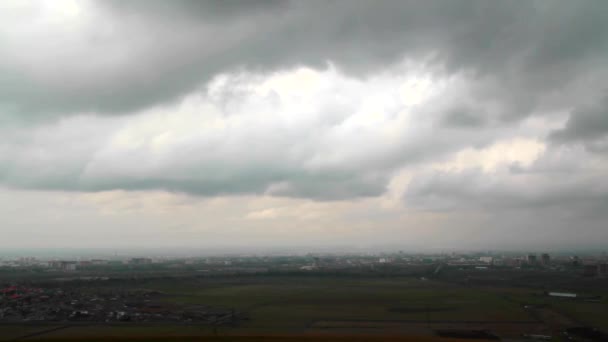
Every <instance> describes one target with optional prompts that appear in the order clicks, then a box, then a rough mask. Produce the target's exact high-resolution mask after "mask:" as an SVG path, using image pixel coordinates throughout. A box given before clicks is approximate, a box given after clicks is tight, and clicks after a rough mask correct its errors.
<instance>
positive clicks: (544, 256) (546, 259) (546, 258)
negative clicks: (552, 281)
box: [540, 253, 551, 266]
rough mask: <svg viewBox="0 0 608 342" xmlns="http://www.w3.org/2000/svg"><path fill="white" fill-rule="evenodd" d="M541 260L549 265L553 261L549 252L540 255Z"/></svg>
mask: <svg viewBox="0 0 608 342" xmlns="http://www.w3.org/2000/svg"><path fill="white" fill-rule="evenodd" d="M540 262H541V263H542V264H543V265H545V266H547V265H549V264H550V263H551V257H550V256H549V254H547V253H543V254H542V255H541V256H540Z"/></svg>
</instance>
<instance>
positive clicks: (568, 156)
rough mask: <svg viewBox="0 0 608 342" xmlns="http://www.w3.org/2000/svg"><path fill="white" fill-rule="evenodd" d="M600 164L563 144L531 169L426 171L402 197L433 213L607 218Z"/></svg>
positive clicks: (513, 166) (514, 165) (607, 199)
mask: <svg viewBox="0 0 608 342" xmlns="http://www.w3.org/2000/svg"><path fill="white" fill-rule="evenodd" d="M598 162H600V163H601V158H600V159H598V156H596V155H593V154H589V153H586V152H584V151H581V150H580V148H578V147H567V146H562V147H549V149H548V150H547V151H546V152H545V153H544V154H543V155H542V156H541V157H540V158H539V159H538V160H536V161H535V162H534V163H533V164H532V165H530V166H527V167H524V166H522V165H519V164H517V163H512V164H509V165H505V166H503V167H499V168H498V169H497V170H494V171H483V170H480V169H477V168H468V169H464V170H461V171H452V172H448V171H425V172H420V173H418V174H416V175H415V176H414V178H413V179H412V181H411V182H410V184H409V185H408V188H407V190H406V192H405V194H404V200H405V201H406V203H408V205H411V206H412V207H414V208H419V209H421V210H431V211H461V210H477V211H482V212H486V213H487V214H497V213H502V214H504V213H506V212H510V213H513V212H521V211H527V212H531V213H533V212H536V213H537V214H539V215H540V213H541V212H543V213H547V212H558V213H562V214H563V213H566V212H568V213H570V214H569V215H571V217H570V218H573V217H574V218H578V219H580V220H600V219H606V212H605V210H602V208H604V206H605V204H606V203H608V187H606V185H604V182H603V180H602V179H603V178H604V174H605V172H606V165H604V166H601V164H600V166H598ZM594 165H595V166H594ZM572 215H574V216H572Z"/></svg>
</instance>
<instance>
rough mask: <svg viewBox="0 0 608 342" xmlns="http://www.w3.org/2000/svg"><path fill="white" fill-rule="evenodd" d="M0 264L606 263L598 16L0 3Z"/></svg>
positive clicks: (584, 12)
mask: <svg viewBox="0 0 608 342" xmlns="http://www.w3.org/2000/svg"><path fill="white" fill-rule="evenodd" d="M0 23H2V24H0V137H1V138H0V217H2V220H1V222H0V233H1V235H2V238H1V239H0V248H37V247H40V248H66V247H78V248H98V247H105V248H146V247H150V248H152V247H163V248H173V249H180V248H190V249H200V250H205V249H209V248H216V249H218V248H219V249H221V248H239V247H242V248H262V249H263V248H270V247H281V248H287V249H289V248H294V249H296V248H308V247H324V246H325V247H331V246H351V247H353V248H355V247H357V248H358V247H374V246H389V245H390V246H396V247H397V248H402V249H404V250H408V248H411V249H416V248H417V249H425V248H426V249H495V248H496V249H522V250H535V249H552V248H566V247H568V248H570V247H593V248H598V247H599V248H601V247H603V246H606V243H607V242H608V181H607V176H608V95H607V94H608V82H606V79H607V76H608V2H607V1H604V0H597V1H592V0H581V1H570V0H562V1H558V0H555V1H551V0H542V1H533V0H531V1H521V0H517V1H515V0H514V1H509V0H507V1H500V2H498V1H485V0H484V1H481V0H480V1H476V0H471V1H469V0H466V1H465V0H453V1H439V0H438V1H435V0H430V1H427V0H425V1H407V0H399V1H391V0H380V1H363V0H333V1H330V0H326V1H317V0H310V1H278V0H276V1H275V0H259V1H258V0H249V1H232V0H225V1H187V0H173V1H160V0H145V1H144V0H141V1H140V0H126V1H122V0H116V1H114V0H105V1H89V0H78V1H75V0H48V1H44V0H38V1H25V0H4V1H0Z"/></svg>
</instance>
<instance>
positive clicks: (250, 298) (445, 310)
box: [0, 277, 608, 340]
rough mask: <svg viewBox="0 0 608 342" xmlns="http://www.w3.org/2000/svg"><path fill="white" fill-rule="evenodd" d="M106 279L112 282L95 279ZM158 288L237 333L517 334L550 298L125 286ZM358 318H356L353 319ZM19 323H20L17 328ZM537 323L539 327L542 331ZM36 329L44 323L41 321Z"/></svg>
mask: <svg viewBox="0 0 608 342" xmlns="http://www.w3.org/2000/svg"><path fill="white" fill-rule="evenodd" d="M100 286H109V285H100ZM125 286H128V287H133V288H146V289H155V290H160V291H162V292H164V293H165V295H164V296H163V297H162V300H163V301H166V302H171V303H181V304H197V305H198V304H201V305H210V306H216V307H223V308H234V309H235V310H237V311H239V312H244V313H247V315H248V316H249V319H248V320H245V321H242V322H241V323H239V324H238V325H237V326H221V327H219V328H217V333H218V334H219V335H220V336H224V335H234V334H237V335H238V334H259V335H266V334H328V333H329V334H332V333H335V334H349V333H359V334H360V333H364V334H370V335H377V334H386V333H395V334H408V333H409V334H415V335H427V336H429V335H432V329H436V328H458V327H462V328H467V329H469V328H470V329H475V328H491V329H493V331H500V332H501V333H502V334H505V335H513V336H520V335H521V333H523V332H526V331H528V330H531V331H530V332H532V333H539V332H543V331H542V329H541V328H539V325H540V324H539V322H538V321H537V318H536V317H535V316H534V315H531V314H530V312H529V311H528V310H526V309H524V308H523V305H522V304H523V303H538V304H541V303H545V304H546V303H547V302H548V301H552V300H551V299H548V298H546V297H541V296H539V295H538V291H533V290H525V289H509V288H487V289H485V288H479V287H478V288H470V287H466V286H461V285H454V284H447V283H442V282H435V281H430V280H419V279H416V278H386V279H384V278H345V277H251V278H229V279H223V280H222V279H219V280H218V279H204V278H203V279H195V278H192V279H190V280H183V281H179V282H175V281H168V280H148V281H139V282H134V283H130V284H128V285H125ZM552 305H553V306H555V308H556V310H557V309H559V310H563V311H564V312H565V314H570V315H573V316H576V317H577V320H579V321H581V322H583V323H588V324H593V325H596V326H598V327H601V328H606V327H607V326H608V324H607V323H608V321H607V320H606V316H607V315H608V306H607V305H606V303H605V302H602V303H583V304H581V303H578V302H576V303H575V302H567V301H559V302H555V303H552ZM353 322H355V323H353ZM20 329H21V330H20ZM539 329H540V330H539ZM39 330H44V329H43V328H39ZM33 331H36V327H34V326H21V327H19V326H0V336H1V337H2V338H3V339H6V340H8V339H12V338H15V337H18V336H24V335H27V334H29V333H31V332H33ZM213 333H214V331H213V328H211V327H209V326H191V325H163V324H160V325H158V324H157V325H154V326H152V325H136V324H128V323H127V324H123V325H88V326H73V327H69V328H66V329H61V330H57V331H54V332H49V333H47V334H42V335H39V336H35V337H32V339H40V338H64V337H69V338H79V337H83V336H89V337H94V336H132V337H136V336H150V335H154V336H200V335H211V334H213Z"/></svg>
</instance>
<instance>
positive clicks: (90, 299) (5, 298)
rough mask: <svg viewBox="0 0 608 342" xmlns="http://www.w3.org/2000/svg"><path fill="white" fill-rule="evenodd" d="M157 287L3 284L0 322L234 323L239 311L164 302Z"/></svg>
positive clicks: (0, 296)
mask: <svg viewBox="0 0 608 342" xmlns="http://www.w3.org/2000/svg"><path fill="white" fill-rule="evenodd" d="M162 296H163V294H162V293H160V292H157V291H147V290H141V291H129V292H126V291H125V292H121V291H107V292H97V293H95V294H90V293H85V292H80V291H76V290H74V291H68V290H64V289H61V288H33V287H27V286H22V285H9V286H4V287H3V288H2V289H1V290H0V322H23V321H57V322H66V321H91V322H130V321H138V322H155V321H159V322H161V321H162V322H198V323H210V324H223V323H234V321H236V320H237V319H239V314H238V313H236V312H235V311H234V310H231V309H218V308H212V307H208V306H200V305H198V306H188V307H175V306H166V305H164V304H163V302H162V301H161V300H159V299H160V298H161V297H162Z"/></svg>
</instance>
